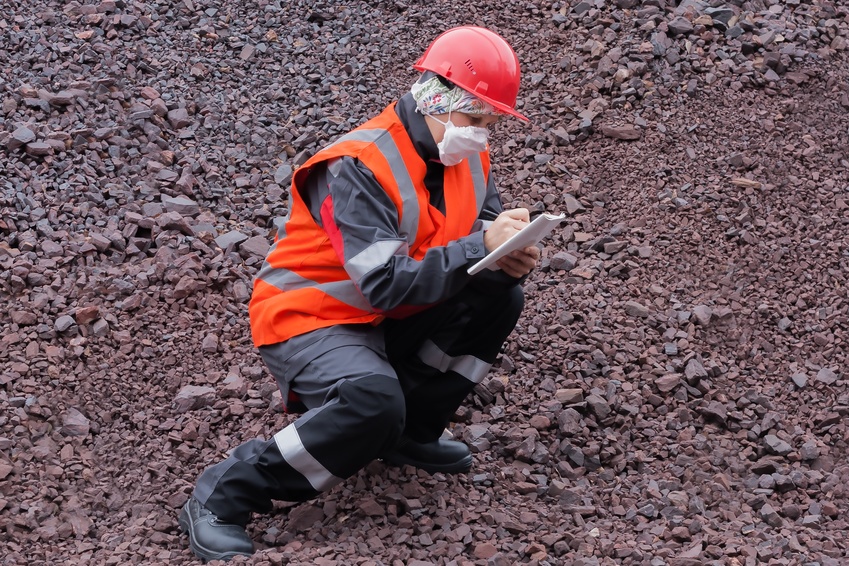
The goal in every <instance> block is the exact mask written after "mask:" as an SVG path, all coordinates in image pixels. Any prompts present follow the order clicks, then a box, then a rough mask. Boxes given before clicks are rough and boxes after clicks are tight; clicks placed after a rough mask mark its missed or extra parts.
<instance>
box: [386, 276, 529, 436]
mask: <svg viewBox="0 0 849 566" xmlns="http://www.w3.org/2000/svg"><path fill="white" fill-rule="evenodd" d="M522 304H523V295H522V290H521V289H520V288H518V287H512V288H509V289H506V290H505V291H504V292H503V293H490V294H484V293H479V292H477V291H476V290H475V289H472V288H466V289H465V290H464V291H462V292H461V293H460V294H459V295H457V297H455V298H454V299H451V300H449V301H446V302H445V303H442V304H440V305H438V306H435V307H433V308H431V309H428V310H427V311H424V312H422V313H420V314H417V315H414V316H412V317H409V318H407V319H404V320H401V321H386V322H385V323H384V325H385V329H386V330H385V332H386V336H387V342H389V343H388V344H387V348H388V351H389V353H390V359H391V360H392V363H393V366H394V367H395V370H396V372H397V373H398V379H399V380H400V382H401V386H402V387H403V388H404V395H405V397H406V406H407V425H406V428H405V434H407V435H408V436H410V437H411V438H413V439H414V440H417V441H419V442H429V441H431V440H436V439H437V438H439V435H440V434H441V432H442V430H443V429H444V427H445V426H446V425H447V424H448V422H449V421H450V419H451V417H452V416H453V415H454V412H455V411H456V410H457V407H459V406H460V403H462V402H463V400H464V399H465V398H466V396H467V395H468V394H469V392H470V391H471V390H472V389H473V388H474V386H475V384H477V383H480V382H481V381H482V380H483V379H484V378H485V377H486V375H487V373H488V371H489V369H490V367H491V365H492V363H493V362H494V361H495V359H496V357H497V356H498V352H499V351H500V350H501V346H502V344H503V343H504V340H505V339H506V338H507V336H508V335H509V334H510V333H511V332H512V330H513V328H514V326H515V325H516V321H517V320H518V317H519V315H520V313H521V310H522ZM413 344H414V345H415V349H413V350H410V349H409V347H410V346H411V345H413Z"/></svg>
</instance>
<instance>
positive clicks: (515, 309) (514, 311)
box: [504, 285, 525, 325]
mask: <svg viewBox="0 0 849 566" xmlns="http://www.w3.org/2000/svg"><path fill="white" fill-rule="evenodd" d="M506 295H507V296H506V298H505V301H504V303H505V304H504V313H505V317H508V318H509V319H510V320H511V321H512V322H513V324H514V325H515V324H516V322H517V321H518V320H519V316H521V314H522V309H524V308H525V292H524V291H523V290H522V287H520V286H519V285H515V286H513V287H510V289H508V290H507V293H506Z"/></svg>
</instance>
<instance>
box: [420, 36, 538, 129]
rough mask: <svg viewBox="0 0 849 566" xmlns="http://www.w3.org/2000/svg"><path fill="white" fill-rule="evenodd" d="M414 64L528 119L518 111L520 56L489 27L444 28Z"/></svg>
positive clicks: (509, 112)
mask: <svg viewBox="0 0 849 566" xmlns="http://www.w3.org/2000/svg"><path fill="white" fill-rule="evenodd" d="M413 68H414V69H417V70H419V71H433V72H434V73H436V74H438V75H440V76H443V77H445V78H446V79H448V80H449V81H451V82H452V83H454V84H455V85H457V86H459V87H460V88H462V89H463V90H467V91H469V92H471V93H472V94H474V95H475V96H477V97H478V98H480V99H481V100H483V101H484V102H488V103H489V104H492V105H493V106H494V107H495V108H497V109H498V110H500V111H501V112H505V113H507V114H511V115H513V116H516V117H517V118H521V119H522V120H525V121H527V120H528V119H527V118H526V117H525V116H522V115H521V114H519V113H518V112H516V95H517V94H519V58H518V57H516V53H515V52H514V51H513V48H512V47H510V45H509V44H508V43H507V42H506V41H504V38H502V37H501V36H500V35H498V34H496V33H494V32H491V31H489V30H488V29H486V28H481V27H475V26H462V27H457V28H452V29H449V30H448V31H446V32H443V33H442V34H441V35H439V37H437V38H436V39H434V40H433V43H431V44H430V46H429V47H428V48H427V50H425V52H424V55H422V57H421V59H419V60H418V61H416V63H415V65H413Z"/></svg>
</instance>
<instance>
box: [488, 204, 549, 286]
mask: <svg viewBox="0 0 849 566" xmlns="http://www.w3.org/2000/svg"><path fill="white" fill-rule="evenodd" d="M530 219H531V216H530V213H529V212H528V209H527V208H515V209H513V210H505V211H504V212H502V213H501V214H499V215H498V217H497V218H496V219H495V220H493V222H492V225H490V227H489V229H488V230H487V231H486V232H485V233H484V236H483V243H484V246H486V250H487V252H491V251H492V250H494V249H495V248H497V247H498V246H500V245H501V244H503V243H504V242H506V241H507V240H509V239H510V238H511V237H512V236H513V234H515V233H516V232H518V231H519V230H521V229H522V228H524V227H525V226H527V224H528V222H530ZM539 256H540V251H539V248H537V247H536V246H529V247H527V248H524V249H522V250H516V251H514V252H511V253H510V254H509V255H506V256H504V257H503V258H501V259H499V260H498V261H496V262H495V265H497V266H498V267H500V268H501V269H502V270H504V273H506V274H507V275H510V276H511V277H516V278H519V277H523V276H525V275H527V274H528V273H530V272H531V270H532V269H533V268H534V267H536V265H537V261H538V260H539Z"/></svg>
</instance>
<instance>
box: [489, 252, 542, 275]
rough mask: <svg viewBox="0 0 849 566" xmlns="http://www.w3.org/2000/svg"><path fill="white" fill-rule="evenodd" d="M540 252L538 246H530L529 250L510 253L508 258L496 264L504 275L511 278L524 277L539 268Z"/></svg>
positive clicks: (503, 258)
mask: <svg viewBox="0 0 849 566" xmlns="http://www.w3.org/2000/svg"><path fill="white" fill-rule="evenodd" d="M539 255H540V251H539V248H538V247H536V246H528V247H527V248H524V249H521V250H516V251H514V252H510V253H509V254H507V255H506V256H504V257H502V258H501V259H499V260H497V261H496V262H495V265H497V266H498V267H500V268H501V269H502V270H503V271H504V273H506V274H507V275H509V276H510V277H515V278H517V279H518V278H520V277H524V276H525V275H527V274H528V273H530V272H531V270H532V269H533V268H535V267H536V266H537V262H538V261H539Z"/></svg>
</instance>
